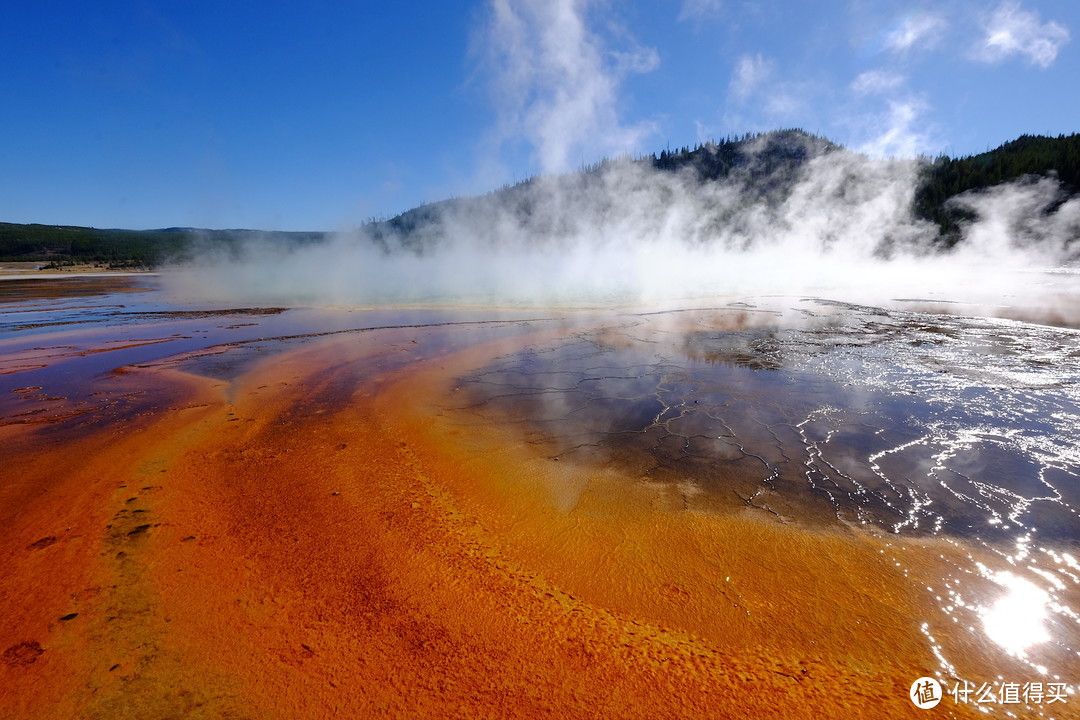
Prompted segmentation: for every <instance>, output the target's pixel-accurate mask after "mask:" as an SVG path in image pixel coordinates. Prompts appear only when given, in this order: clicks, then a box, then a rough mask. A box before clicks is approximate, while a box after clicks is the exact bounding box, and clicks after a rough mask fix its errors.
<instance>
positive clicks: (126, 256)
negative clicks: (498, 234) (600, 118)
mask: <svg viewBox="0 0 1080 720" xmlns="http://www.w3.org/2000/svg"><path fill="white" fill-rule="evenodd" d="M840 149H841V147H840V146H839V145H836V144H834V143H832V142H830V141H829V140H827V139H825V138H822V137H818V136H816V135H812V134H809V133H806V132H804V131H802V130H799V129H788V130H778V131H774V132H769V133H759V134H747V135H743V136H741V137H728V138H724V139H723V140H722V141H720V142H708V143H704V144H701V145H698V146H696V147H693V148H691V147H683V148H679V149H675V150H671V149H665V150H663V151H662V152H660V153H659V154H652V155H647V156H644V157H641V158H637V159H635V160H632V161H631V162H635V163H645V164H648V165H650V166H651V167H652V168H654V169H656V170H658V171H662V172H689V173H692V174H693V175H694V176H695V177H696V178H697V180H698V181H699V182H702V183H708V182H718V181H723V180H725V179H727V178H731V177H733V176H738V177H739V179H740V180H741V181H742V182H743V183H744V185H745V186H746V187H749V188H751V189H752V190H754V192H755V194H757V195H758V196H760V197H761V198H762V199H768V198H769V197H775V196H776V195H777V194H782V192H783V190H784V189H785V188H789V187H790V186H791V185H792V184H793V183H794V182H796V180H797V178H798V177H799V172H800V170H801V169H802V168H803V167H804V166H805V164H806V163H807V162H808V161H810V160H811V159H812V158H814V157H817V156H819V155H821V154H824V153H830V152H836V151H838V150H840ZM609 162H613V161H603V162H601V163H598V164H596V165H592V166H589V167H583V168H582V169H581V170H580V174H582V175H584V176H588V175H589V174H591V173H598V172H601V171H602V170H603V169H604V168H605V167H606V166H607V164H608V163H609ZM1038 177H1055V178H1057V179H1058V180H1059V181H1060V182H1061V188H1062V190H1061V193H1060V196H1059V198H1058V201H1057V204H1058V205H1060V204H1061V203H1063V202H1065V200H1067V199H1068V198H1070V197H1072V196H1073V195H1075V194H1076V193H1077V192H1080V134H1074V135H1068V136H1065V135H1062V136H1058V137H1056V138H1051V137H1043V136H1034V135H1024V136H1021V137H1019V138H1017V139H1016V140H1013V141H1011V142H1007V143H1005V144H1004V145H1001V146H1000V147H998V148H995V149H993V150H990V151H988V152H985V153H981V154H978V155H972V156H968V157H961V158H951V157H947V156H944V155H942V156H939V157H937V158H932V159H931V158H926V159H925V166H924V168H923V169H922V171H921V179H920V182H919V184H918V187H917V190H916V192H915V198H914V203H913V208H912V210H913V212H914V214H915V215H916V216H917V217H920V218H923V219H926V220H930V221H932V222H934V223H936V224H937V225H938V227H939V228H940V234H939V237H938V241H937V242H938V243H939V244H940V245H941V246H942V247H949V246H951V245H952V244H954V243H955V242H956V240H957V239H958V237H959V233H960V227H961V224H962V222H963V221H964V220H967V219H970V218H971V217H972V216H971V213H970V211H969V210H966V209H965V208H963V207H960V206H959V205H958V204H956V203H950V200H951V199H952V198H955V197H956V196H958V195H960V194H962V193H965V192H969V191H979V190H983V189H986V188H990V187H993V186H995V185H999V184H1001V183H1005V182H1010V181H1018V180H1019V181H1024V180H1025V179H1031V178H1038ZM534 182H535V179H531V180H526V181H524V182H522V183H519V184H517V185H514V186H509V187H505V188H502V189H501V190H496V191H495V192H494V193H491V194H489V196H488V197H492V196H506V197H509V198H511V199H514V201H515V202H518V203H519V204H522V203H523V202H524V201H523V200H522V198H523V196H524V195H526V194H527V193H528V190H529V187H530V185H531V184H532V183H534ZM472 201H473V200H472V199H470V198H457V199H452V200H446V201H443V202H441V203H432V204H430V205H423V206H421V207H418V208H414V209H412V210H409V211H407V212H405V213H402V214H400V215H398V216H396V217H394V218H391V219H389V220H380V221H372V222H370V223H368V224H367V225H366V226H365V228H364V229H365V230H366V231H367V234H368V235H369V236H370V237H371V238H372V239H373V240H374V241H376V242H379V243H380V244H384V245H386V242H385V239H386V238H387V237H390V236H395V237H398V238H407V237H408V236H409V235H410V234H417V233H420V232H421V231H423V229H424V228H425V227H427V226H430V225H432V224H434V223H437V222H438V219H439V211H440V208H443V207H447V206H449V205H459V206H460V205H461V204H467V203H469V202H472ZM1054 209H1055V207H1053V206H1051V207H1050V208H1049V209H1048V211H1053V210H1054ZM255 236H259V237H267V238H269V239H271V240H273V241H275V242H283V243H301V244H302V243H311V242H319V241H321V240H324V239H326V238H327V237H328V236H329V233H323V232H269V233H262V232H259V231H252V230H199V229H194V228H168V229H160V230H120V229H97V228H89V227H76V226H58V225H42V224H31V225H21V224H14V223H0V261H5V262H11V261H36V262H41V263H42V264H43V265H44V266H46V267H58V266H64V265H69V264H75V263H80V264H81V263H90V264H98V265H101V266H107V267H112V268H152V267H156V266H158V265H160V264H162V263H164V262H166V261H169V260H172V259H182V258H184V257H186V256H190V255H191V253H193V252H200V251H201V250H202V249H204V248H207V247H214V246H219V247H220V246H224V247H228V246H230V245H235V244H237V243H238V242H239V241H242V240H244V239H248V238H251V237H255ZM404 245H405V246H407V247H408V246H409V243H408V242H405V243H404Z"/></svg>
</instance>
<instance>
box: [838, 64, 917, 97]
mask: <svg viewBox="0 0 1080 720" xmlns="http://www.w3.org/2000/svg"><path fill="white" fill-rule="evenodd" d="M905 81H906V78H904V76H903V75H898V74H896V73H892V72H889V71H888V70H867V71H866V72H864V73H862V74H860V75H859V76H858V77H856V78H855V79H854V80H852V81H851V86H850V87H851V91H852V92H853V93H855V94H856V95H885V94H889V93H892V92H895V91H896V90H898V89H899V88H900V87H902V86H903V85H904V82H905Z"/></svg>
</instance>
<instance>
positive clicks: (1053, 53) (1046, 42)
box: [974, 0, 1069, 68]
mask: <svg viewBox="0 0 1080 720" xmlns="http://www.w3.org/2000/svg"><path fill="white" fill-rule="evenodd" d="M983 29H984V31H985V34H984V36H983V38H982V40H981V41H980V43H979V45H978V46H976V48H975V50H974V57H975V58H976V59H977V60H981V61H982V62H987V63H995V62H1000V61H1002V60H1005V59H1007V58H1009V57H1012V56H1013V55H1024V56H1026V57H1027V60H1028V62H1030V63H1031V64H1033V65H1038V66H1039V67H1042V68H1047V67H1050V65H1052V64H1053V62H1054V60H1055V59H1056V58H1057V54H1058V51H1059V50H1060V49H1061V47H1062V46H1063V45H1065V43H1067V42H1069V31H1068V29H1066V28H1065V26H1063V25H1061V24H1059V23H1056V22H1054V21H1052V20H1051V21H1048V22H1045V23H1043V22H1041V20H1040V18H1039V14H1038V13H1037V12H1029V11H1027V10H1023V9H1021V7H1020V4H1019V3H1018V2H1015V0H1005V2H1003V3H1001V5H999V6H998V7H997V9H996V10H994V12H993V13H992V14H991V15H990V16H989V18H987V20H986V22H985V23H984V26H983Z"/></svg>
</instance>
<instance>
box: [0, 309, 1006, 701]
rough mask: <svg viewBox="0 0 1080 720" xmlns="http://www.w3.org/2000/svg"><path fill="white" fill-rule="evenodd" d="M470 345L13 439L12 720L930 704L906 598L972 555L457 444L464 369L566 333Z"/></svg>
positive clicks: (0, 676) (988, 656)
mask: <svg viewBox="0 0 1080 720" xmlns="http://www.w3.org/2000/svg"><path fill="white" fill-rule="evenodd" d="M465 332H468V330H467V329H465V328H460V327H428V328H398V329H385V330H382V331H378V332H368V333H364V334H359V335H355V334H354V335H337V336H329V337H325V338H322V339H320V340H319V341H318V342H312V343H311V344H309V345H307V346H302V347H300V348H297V349H294V350H291V351H289V352H288V353H282V354H279V355H276V356H274V357H272V358H269V359H268V360H266V361H263V362H261V363H258V364H256V365H254V366H252V367H251V368H249V369H248V370H247V371H246V372H245V373H244V374H243V375H242V376H240V377H239V378H237V379H235V380H233V381H232V382H231V383H225V382H221V381H216V380H208V379H205V378H199V377H196V376H193V375H189V374H186V373H183V372H181V371H179V370H175V369H162V368H158V369H137V370H133V371H131V372H128V373H126V374H125V380H126V381H128V382H136V381H137V382H141V383H143V384H144V385H146V386H155V387H157V388H158V390H159V394H158V395H157V396H155V397H157V398H158V400H157V403H158V404H157V405H155V406H154V407H152V408H148V409H147V411H146V412H145V413H140V414H136V415H135V416H133V417H131V418H129V419H128V420H127V421H126V422H125V423H124V424H122V425H120V426H104V427H102V426H91V427H89V428H88V429H87V430H86V431H85V432H84V433H83V434H82V435H81V436H78V435H76V436H73V437H69V436H64V442H62V443H57V442H55V438H47V437H43V436H41V435H40V434H39V433H38V432H37V431H36V428H34V427H30V426H6V427H0V462H2V463H3V465H2V466H3V467H4V468H5V483H4V486H3V488H0V525H2V526H3V527H4V528H5V529H4V531H3V533H2V535H0V553H2V556H0V557H2V558H3V562H4V566H5V567H6V568H7V569H8V571H7V574H6V576H5V577H4V579H3V581H2V583H0V617H4V618H5V623H3V624H2V625H0V653H2V656H0V657H2V658H3V662H2V663H0V715H3V716H4V717H12V718H31V717H33V718H49V717H55V718H67V717H85V718H126V717H133V718H134V717H138V718H143V717H158V716H161V717H169V716H198V717H238V718H239V717H251V718H275V717H279V718H329V717H374V716H387V715H389V716H405V717H523V718H535V717H560V718H562V717H627V718H630V717H633V718H637V717H686V718H702V717H710V718H721V717H740V718H741V717H776V718H803V717H805V718H820V717H875V716H876V717H906V716H911V717H922V716H923V715H922V711H919V710H917V709H916V708H915V707H914V706H913V705H912V704H911V703H910V701H909V700H908V699H907V691H908V687H909V685H910V684H911V682H912V681H913V680H914V679H915V678H917V677H920V676H923V675H932V674H933V673H934V672H935V671H936V670H937V669H938V668H939V666H940V664H939V662H938V660H937V658H936V657H935V656H934V654H933V652H932V650H931V648H930V646H929V643H928V642H927V640H926V637H925V635H924V634H923V632H922V631H921V630H920V626H921V623H922V622H924V620H925V618H928V617H931V616H932V615H933V613H934V611H935V608H934V606H933V605H932V604H930V603H928V602H927V599H926V597H925V595H924V594H922V593H920V592H917V591H916V589H915V587H914V586H915V585H916V584H917V582H920V581H923V578H924V577H925V578H932V577H933V575H934V573H935V572H936V571H937V570H938V565H937V562H938V561H937V559H936V558H938V557H940V558H947V557H952V556H954V555H964V556H966V554H967V553H968V552H970V549H968V548H964V547H962V546H960V545H957V544H952V543H946V542H942V541H938V540H933V539H931V540H918V541H901V540H899V539H883V538H879V537H876V536H874V535H871V534H869V533H859V532H854V531H851V530H848V529H845V528H842V527H837V528H834V529H831V530H829V529H820V528H817V529H814V530H808V529H807V528H805V527H802V526H800V525H799V524H797V523H793V524H784V523H780V522H777V521H776V520H775V519H774V518H772V517H771V516H767V515H766V514H764V513H761V512H759V511H755V510H749V509H747V510H743V511H740V512H726V513H707V512H686V511H683V510H682V504H681V502H680V498H679V497H678V492H679V491H678V489H677V488H675V487H674V486H670V485H659V484H649V483H646V482H641V481H634V482H627V481H626V478H625V477H623V476H621V475H620V472H619V470H618V469H617V468H612V467H602V466H598V467H590V466H588V465H584V464H580V463H574V464H571V463H567V462H555V461H553V460H552V458H550V457H547V456H539V455H538V454H537V453H536V452H534V451H531V450H530V448H529V447H528V446H526V445H523V444H521V443H520V442H516V437H515V435H514V432H513V430H512V429H511V428H506V427H490V426H488V427H476V426H475V425H474V426H471V427H468V428H466V426H463V425H462V423H461V422H460V420H459V418H458V417H457V416H456V414H455V411H454V410H452V407H453V406H454V402H453V397H452V393H453V380H452V379H453V378H455V377H458V376H460V375H462V374H464V373H466V372H469V371H471V370H474V369H475V368H477V367H481V366H483V365H484V364H485V363H486V362H488V361H489V360H490V359H491V358H493V357H495V356H497V355H498V354H500V353H502V352H505V351H506V350H507V348H508V347H514V346H520V345H521V344H522V343H525V342H541V341H544V340H550V339H551V338H554V337H557V336H558V335H559V334H561V333H565V332H568V331H567V330H549V331H538V332H536V333H533V334H532V335H531V336H522V337H518V338H516V339H514V340H512V341H507V342H509V343H510V344H509V345H507V344H506V343H494V342H488V343H485V344H482V345H478V346H476V347H473V348H470V349H468V350H465V351H460V352H456V353H453V354H446V353H445V352H439V351H431V352H429V351H428V350H425V348H430V347H432V346H434V347H435V348H438V347H440V344H439V342H438V337H439V334H440V333H465ZM417 339H420V340H421V341H422V342H420V343H419V344H415V345H414V344H413V343H412V341H413V340H417ZM616 340H617V338H612V342H614V341H616ZM394 353H396V354H403V355H408V354H410V353H415V354H417V355H421V354H423V355H424V357H425V358H426V359H422V360H417V361H415V362H411V363H408V364H406V365H404V366H403V367H397V365H395V364H393V363H390V364H382V363H381V362H380V360H381V359H382V358H384V357H385V356H387V355H389V354H394ZM161 398H167V401H163V400H161ZM8 469H10V471H9V470H8ZM896 557H903V558H904V566H905V569H906V570H907V571H908V572H909V576H904V575H903V574H902V572H901V571H899V570H898V569H897V567H898V566H897V561H896V560H895V558H896ZM912 576H915V577H914V578H913V577H912ZM928 581H929V580H927V582H928ZM65 618H66V619H65ZM935 637H936V638H937V639H938V640H939V641H940V642H943V643H950V642H951V643H952V645H951V646H953V647H960V646H961V645H962V644H964V643H967V644H968V646H967V647H966V650H965V653H964V657H963V660H964V662H965V664H966V665H967V666H968V667H965V668H963V670H964V671H966V672H972V670H971V668H976V671H974V672H975V673H976V674H978V671H977V669H978V668H980V667H981V668H983V669H984V672H983V674H986V675H993V676H997V675H999V674H1003V675H1008V672H1009V671H1010V670H1013V671H1014V672H1013V676H1014V677H1017V678H1020V679H1024V678H1023V677H1022V675H1021V673H1020V670H1018V669H1017V668H1014V667H1011V666H1010V665H1009V664H1008V663H1007V662H1003V661H1000V659H999V658H998V657H997V656H995V655H992V653H991V651H990V650H989V649H988V648H984V647H981V646H978V645H977V644H975V645H972V644H971V641H970V640H969V639H966V637H967V636H962V635H960V634H955V636H954V634H953V633H952V631H951V630H950V629H949V628H945V629H943V630H942V631H941V632H939V633H938V634H937V635H936V636H935ZM990 669H992V672H990ZM946 703H950V704H949V706H948V711H949V712H951V713H952V714H953V716H955V717H968V716H972V717H973V716H976V715H979V716H981V713H977V712H976V711H975V708H974V706H964V705H952V704H951V701H950V700H946Z"/></svg>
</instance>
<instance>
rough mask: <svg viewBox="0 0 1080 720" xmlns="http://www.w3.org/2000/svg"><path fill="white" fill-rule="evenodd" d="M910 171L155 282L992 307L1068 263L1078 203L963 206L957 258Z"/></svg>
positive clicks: (592, 210)
mask: <svg viewBox="0 0 1080 720" xmlns="http://www.w3.org/2000/svg"><path fill="white" fill-rule="evenodd" d="M919 167H920V164H919V161H916V160H885V159H873V158H869V157H866V156H864V155H861V154H858V153H854V152H851V151H846V150H833V151H831V152H822V153H820V154H818V155H817V156H816V157H813V158H812V159H811V160H809V161H807V162H805V163H804V164H803V165H802V166H801V169H800V170H798V171H797V173H796V174H795V176H794V178H792V179H790V186H789V187H786V188H776V187H772V188H769V187H764V188H763V187H762V183H761V182H760V181H759V179H758V178H760V176H761V171H760V169H759V168H757V167H755V166H753V165H751V166H749V167H747V168H744V169H743V170H742V171H741V172H739V173H736V174H733V175H732V176H731V177H729V178H727V179H725V180H722V181H704V182H703V181H701V180H700V179H699V178H698V177H696V176H695V175H694V174H693V173H692V172H691V171H690V170H689V169H687V170H684V171H683V172H679V173H674V172H665V171H660V170H656V169H654V168H653V167H652V166H651V164H649V163H643V162H634V161H630V160H622V161H615V162H609V163H605V164H603V165H602V166H601V167H600V168H598V169H596V170H594V171H592V172H588V173H574V174H567V175H558V176H543V177H540V178H537V179H534V180H533V181H531V182H528V183H524V184H521V185H518V186H515V187H513V188H509V189H507V190H503V191H500V192H497V193H492V194H490V195H488V196H485V197H482V198H475V199H469V200H458V201H448V202H445V203H440V204H436V205H433V206H429V207H428V208H425V209H424V210H425V212H424V213H423V219H424V221H423V222H422V223H418V224H417V225H416V226H415V227H413V228H411V230H410V231H409V232H406V233H402V234H392V233H390V234H388V233H387V231H386V230H385V229H384V228H381V227H380V226H374V225H373V226H369V227H367V228H362V229H360V230H358V231H355V232H351V233H342V234H340V235H338V236H336V237H334V238H333V239H332V240H330V241H329V242H326V243H323V244H318V245H307V246H300V247H295V246H292V247H291V246H287V245H282V244H274V243H271V242H260V241H250V242H248V243H246V244H244V245H243V246H241V247H239V248H234V249H233V250H232V251H231V252H230V253H228V254H226V253H224V252H213V251H212V250H209V249H206V250H204V251H202V252H200V253H199V254H198V257H197V259H196V260H195V261H193V262H192V263H189V264H188V265H186V266H183V267H180V268H175V269H174V270H173V271H171V272H169V273H167V274H166V276H165V282H166V287H167V288H169V289H172V290H173V291H175V292H177V293H181V294H183V295H185V296H189V297H196V298H204V299H208V300H213V301H217V302H232V303H272V304H296V303H302V304H336V305H372V304H388V303H393V304H417V303H424V304H428V303H438V304H444V303H452V304H482V305H490V304H498V305H522V304H542V305H551V304H559V305H565V304H570V305H597V304H620V305H622V304H634V303H640V302H652V301H656V300H661V299H673V298H682V299H687V298H694V299H707V298H709V297H715V296H718V295H722V296H727V295H732V294H746V293H752V294H760V293H826V294H827V293H833V294H836V293H840V294H843V293H844V292H848V291H850V292H855V293H864V294H865V293H871V294H884V295H885V296H886V297H888V296H890V295H892V296H895V294H896V293H902V294H904V295H905V296H911V294H912V293H920V292H921V293H923V294H926V293H932V292H935V291H942V290H945V289H948V290H950V291H951V292H953V293H954V294H955V293H956V292H957V291H958V290H959V289H961V288H962V287H963V286H971V287H978V288H981V289H983V290H986V291H987V292H989V293H997V294H1004V293H1006V292H1009V291H1012V290H1015V289H1016V288H1015V287H1014V286H1015V284H1016V281H1015V279H1009V278H1015V271H1016V270H1023V269H1031V268H1037V267H1048V266H1057V265H1060V264H1061V263H1062V262H1064V261H1065V260H1066V259H1067V258H1068V256H1069V252H1070V249H1072V250H1075V247H1072V246H1071V245H1070V243H1071V242H1072V241H1073V239H1074V238H1076V237H1078V236H1080V201H1078V200H1076V199H1072V200H1069V201H1067V202H1065V203H1064V204H1061V205H1060V207H1058V208H1057V209H1056V211H1055V212H1048V208H1051V207H1052V206H1054V205H1056V204H1058V203H1060V193H1061V189H1060V187H1059V184H1058V183H1057V181H1056V180H1054V179H1052V178H1043V179H1041V180H1038V181H1036V182H1018V183H1013V184H1009V185H1004V186H999V187H996V188H992V189H990V190H987V191H983V192H979V193H968V194H965V195H962V196H959V197H958V198H956V199H955V200H954V204H956V205H957V206H960V207H963V208H965V209H967V210H968V211H970V213H972V214H973V216H974V219H973V220H972V221H971V222H969V223H968V224H967V225H966V226H965V227H964V229H963V237H962V239H961V240H960V242H959V243H958V244H957V246H956V247H955V248H954V249H953V250H952V251H949V252H945V251H942V250H940V249H938V248H937V246H935V245H934V240H935V238H936V236H937V232H938V229H937V227H936V226H935V225H933V224H931V223H929V222H926V221H924V220H920V219H918V218H916V217H915V215H914V214H913V211H912V200H913V196H914V193H915V189H916V187H917V182H918V172H919ZM778 181H779V180H778ZM1003 283H1008V284H1007V285H1003ZM952 299H956V298H952Z"/></svg>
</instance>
